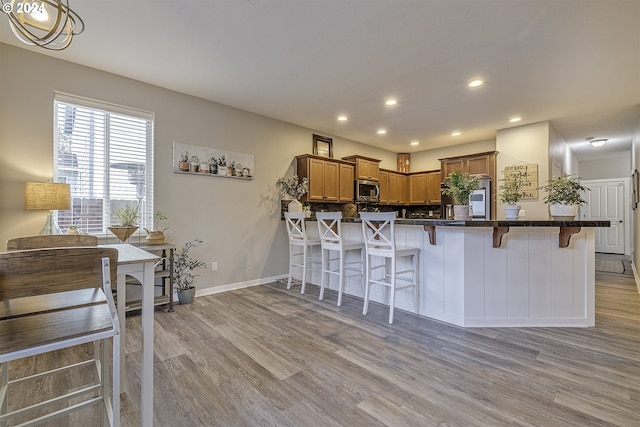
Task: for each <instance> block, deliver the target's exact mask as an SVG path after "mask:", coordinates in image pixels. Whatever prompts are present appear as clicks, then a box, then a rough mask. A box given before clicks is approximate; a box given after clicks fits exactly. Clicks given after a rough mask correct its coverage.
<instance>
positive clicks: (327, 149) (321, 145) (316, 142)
mask: <svg viewBox="0 0 640 427" xmlns="http://www.w3.org/2000/svg"><path fill="white" fill-rule="evenodd" d="M313 154H315V155H316V156H322V157H333V139H331V138H327V137H326V136H320V135H316V134H313Z"/></svg>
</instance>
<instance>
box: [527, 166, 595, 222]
mask: <svg viewBox="0 0 640 427" xmlns="http://www.w3.org/2000/svg"><path fill="white" fill-rule="evenodd" d="M539 189H541V190H544V191H546V192H547V196H546V197H545V198H544V202H545V203H547V204H549V211H550V213H551V216H552V217H553V219H555V220H557V221H571V220H573V219H575V217H576V215H577V214H578V207H579V206H580V205H584V204H586V203H587V201H586V200H584V199H583V198H582V194H583V193H584V192H585V191H589V188H587V187H585V186H583V185H582V184H580V177H577V176H573V175H562V176H561V177H559V178H555V179H552V180H550V181H549V183H548V184H547V185H544V186H542V187H540V188H539Z"/></svg>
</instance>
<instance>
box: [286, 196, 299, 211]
mask: <svg viewBox="0 0 640 427" xmlns="http://www.w3.org/2000/svg"><path fill="white" fill-rule="evenodd" d="M287 211H289V212H302V203H300V201H299V200H296V199H293V200H292V201H290V202H289V206H288V207H287Z"/></svg>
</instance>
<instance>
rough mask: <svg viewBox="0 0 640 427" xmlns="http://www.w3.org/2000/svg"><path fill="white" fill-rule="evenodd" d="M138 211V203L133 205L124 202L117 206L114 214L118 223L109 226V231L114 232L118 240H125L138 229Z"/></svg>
mask: <svg viewBox="0 0 640 427" xmlns="http://www.w3.org/2000/svg"><path fill="white" fill-rule="evenodd" d="M139 213H140V203H136V204H135V205H132V204H131V203H126V204H125V205H124V206H122V207H120V208H117V209H116V210H115V212H114V214H115V216H116V217H117V218H118V224H116V225H112V226H111V227H109V231H111V232H112V233H113V234H115V235H116V236H117V237H118V239H120V241H122V242H124V241H126V240H127V239H128V238H129V237H131V235H132V234H133V233H135V232H136V230H137V229H138V226H137V225H136V222H138V215H139Z"/></svg>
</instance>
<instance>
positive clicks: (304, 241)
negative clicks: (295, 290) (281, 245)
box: [284, 212, 320, 294]
mask: <svg viewBox="0 0 640 427" xmlns="http://www.w3.org/2000/svg"><path fill="white" fill-rule="evenodd" d="M284 218H285V222H286V223H287V234H288V235H289V281H288V282H287V289H291V279H292V278H293V269H294V267H300V268H302V287H301V289H300V293H301V294H304V291H305V287H306V284H307V269H311V265H312V264H313V263H316V264H319V263H320V259H319V257H313V248H314V247H319V246H320V240H318V239H309V238H308V236H307V229H306V227H305V223H304V212H285V214H284ZM295 248H298V249H302V252H296V249H295ZM300 257H301V259H300Z"/></svg>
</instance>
